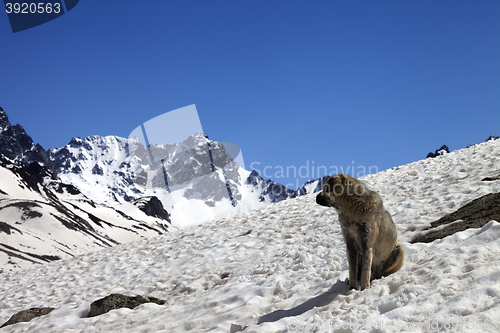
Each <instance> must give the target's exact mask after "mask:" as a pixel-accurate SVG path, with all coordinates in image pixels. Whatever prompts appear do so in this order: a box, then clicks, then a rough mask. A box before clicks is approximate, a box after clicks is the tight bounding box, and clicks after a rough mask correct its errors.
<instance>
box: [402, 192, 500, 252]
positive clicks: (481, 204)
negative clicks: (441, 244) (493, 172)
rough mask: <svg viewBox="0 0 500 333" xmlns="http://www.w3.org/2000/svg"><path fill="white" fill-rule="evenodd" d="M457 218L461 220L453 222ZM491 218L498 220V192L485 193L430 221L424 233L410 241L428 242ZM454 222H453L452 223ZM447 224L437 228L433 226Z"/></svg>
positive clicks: (481, 223)
mask: <svg viewBox="0 0 500 333" xmlns="http://www.w3.org/2000/svg"><path fill="white" fill-rule="evenodd" d="M457 220H462V221H458V222H455V221H457ZM491 220H495V221H500V193H490V194H486V195H484V196H482V197H480V198H478V199H476V200H473V201H471V202H470V203H468V204H467V205H465V206H463V207H461V208H459V209H458V210H457V211H455V212H453V213H450V214H448V215H446V216H443V217H442V218H440V219H439V220H437V221H435V222H432V223H431V227H430V228H428V229H426V230H428V231H427V232H426V233H424V234H422V235H417V236H416V237H414V238H413V239H412V240H411V243H430V242H432V241H434V240H436V239H441V238H443V237H446V236H450V235H453V234H454V233H456V232H459V231H464V230H466V229H469V228H481V227H483V226H484V225H485V224H486V223H488V222H489V221H491ZM452 222H455V223H452ZM442 225H447V226H445V227H443V228H441V229H439V230H435V228H437V227H439V226H442Z"/></svg>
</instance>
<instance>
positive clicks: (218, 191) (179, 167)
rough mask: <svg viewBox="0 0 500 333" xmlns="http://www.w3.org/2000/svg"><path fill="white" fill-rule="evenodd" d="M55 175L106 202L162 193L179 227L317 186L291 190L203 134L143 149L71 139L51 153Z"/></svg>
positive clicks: (118, 141)
mask: <svg viewBox="0 0 500 333" xmlns="http://www.w3.org/2000/svg"><path fill="white" fill-rule="evenodd" d="M49 154H50V157H51V160H52V163H53V166H54V173H55V175H56V176H57V177H58V178H59V179H61V180H62V181H63V182H64V183H68V184H73V185H74V186H76V187H78V189H79V190H80V191H82V192H83V193H84V194H85V195H86V196H88V197H89V198H92V199H93V200H95V201H97V202H100V203H104V204H107V205H115V204H116V203H123V202H128V201H130V200H133V199H137V198H140V197H142V196H156V197H158V198H159V199H160V200H161V201H162V203H163V205H164V206H165V207H166V209H167V210H168V211H169V213H170V214H171V219H172V223H173V224H174V225H175V226H178V227H185V226H189V225H193V224H200V223H203V222H206V221H209V220H213V219H216V218H219V217H223V216H228V215H234V214H238V213H243V212H246V211H249V210H251V209H255V208H260V207H263V206H265V205H268V204H270V203H275V202H279V201H281V200H285V199H289V198H294V197H296V196H298V195H300V194H305V193H306V192H307V191H308V190H309V191H311V190H312V189H313V188H314V189H317V188H318V186H317V181H316V182H315V183H314V184H312V185H311V184H308V187H307V189H306V188H302V189H299V190H298V191H295V190H290V189H288V188H286V187H285V186H283V185H280V184H277V183H275V182H272V181H270V180H268V179H264V178H262V177H260V176H259V175H258V174H257V173H256V172H255V171H253V172H249V171H247V170H244V169H243V168H241V167H240V166H239V165H238V164H237V163H236V162H235V161H233V160H232V158H231V157H230V156H229V155H228V153H227V152H226V150H225V148H224V146H223V144H221V143H219V142H215V141H212V140H210V139H209V138H208V137H207V136H206V135H205V134H203V133H198V134H195V135H192V136H190V137H189V138H187V139H186V140H185V141H184V142H182V143H180V144H164V145H151V146H149V147H147V148H146V147H144V146H143V145H142V144H141V143H140V142H139V140H138V139H137V138H130V139H125V138H120V137H116V136H107V137H100V136H90V137H87V138H84V139H80V138H73V139H72V140H71V142H70V143H69V144H68V145H66V146H64V147H62V148H59V149H52V150H50V151H49Z"/></svg>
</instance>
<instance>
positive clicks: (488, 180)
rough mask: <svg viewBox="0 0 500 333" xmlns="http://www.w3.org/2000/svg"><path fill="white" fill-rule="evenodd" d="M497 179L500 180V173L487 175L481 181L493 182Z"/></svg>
mask: <svg viewBox="0 0 500 333" xmlns="http://www.w3.org/2000/svg"><path fill="white" fill-rule="evenodd" d="M495 180H500V175H496V176H492V177H485V178H483V179H481V181H483V182H492V181H495Z"/></svg>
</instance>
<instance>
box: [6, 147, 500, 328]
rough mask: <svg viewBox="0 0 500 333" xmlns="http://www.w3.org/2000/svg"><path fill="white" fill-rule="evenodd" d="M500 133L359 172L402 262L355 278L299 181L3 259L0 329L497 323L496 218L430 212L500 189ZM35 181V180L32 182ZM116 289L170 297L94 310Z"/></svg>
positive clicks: (331, 227) (333, 226)
mask: <svg viewBox="0 0 500 333" xmlns="http://www.w3.org/2000/svg"><path fill="white" fill-rule="evenodd" d="M499 156H500V140H495V141H489V142H486V143H482V144H478V145H475V146H473V147H470V148H468V149H462V150H458V151H454V152H451V153H449V154H445V155H443V156H438V157H435V158H432V159H425V160H421V161H418V162H415V163H411V164H408V165H404V166H400V167H397V168H393V169H390V170H386V171H382V172H379V173H377V174H375V175H369V176H366V177H363V178H362V180H363V181H364V182H366V183H367V185H368V186H369V187H370V188H371V189H373V190H375V191H377V192H378V193H379V194H380V195H381V197H382V199H383V201H384V205H385V208H386V209H387V210H388V212H389V213H391V215H392V216H393V219H394V221H395V223H396V226H397V228H398V234H399V238H398V239H399V241H400V242H401V244H402V245H403V246H404V247H405V249H406V258H405V265H404V266H403V267H402V268H401V269H400V270H399V271H398V272H396V273H394V274H392V275H390V276H388V277H384V278H381V279H379V280H374V281H373V283H372V286H371V287H370V288H368V289H366V290H363V291H358V290H348V289H347V283H346V278H347V276H348V263H347V259H346V254H345V245H344V242H343V239H342V235H341V231H340V227H339V223H338V217H337V214H336V213H335V212H334V210H333V209H330V208H326V207H323V206H319V205H317V204H316V203H315V195H314V194H310V195H303V196H299V197H296V198H294V199H288V200H283V201H281V202H278V203H276V204H273V205H268V206H266V207H263V208H260V209H256V210H252V211H250V212H246V213H243V214H240V215H237V216H230V217H225V218H222V219H219V220H215V221H209V222H207V223H205V224H203V225H201V226H194V227H191V228H187V229H180V230H177V231H176V232H172V233H166V234H164V235H161V236H158V237H154V238H149V239H147V240H139V241H135V242H132V243H128V244H122V245H117V246H115V247H112V248H110V249H106V250H105V251H95V252H92V253H86V254H82V255H79V256H76V257H74V258H68V259H63V260H59V261H54V262H50V263H47V264H45V265H37V266H33V267H31V268H29V269H20V270H17V271H13V272H4V273H2V274H1V275H0V276H1V278H2V284H1V285H0V304H2V306H1V307H0V324H1V323H3V322H6V321H7V320H8V319H9V318H10V317H11V316H12V315H14V314H15V313H18V312H19V311H21V310H27V309H30V308H36V307H51V308H54V310H53V311H52V312H50V313H49V314H47V315H45V316H42V317H39V318H35V319H33V320H31V321H30V322H26V323H17V324H14V325H12V326H6V327H4V328H2V329H0V332H83V331H86V332H139V331H140V332H174V333H175V332H188V331H189V332H225V333H227V332H240V331H241V332H246V333H250V332H258V333H271V332H272V333H275V332H280V333H285V332H287V333H291V332H336V333H338V332H371V333H377V332H434V331H436V332H498V330H499V324H498V317H499V316H500V302H499V301H498V299H499V296H500V224H499V223H498V221H489V222H487V223H486V224H484V225H483V226H482V227H480V228H475V229H474V228H473V229H467V230H464V231H460V232H457V233H455V234H452V235H449V236H447V237H444V238H439V239H436V240H433V241H432V242H429V243H415V242H411V241H412V240H414V239H415V238H416V237H417V236H419V235H424V234H426V233H428V230H429V228H433V227H435V228H438V229H441V228H443V227H445V226H446V225H451V224H458V223H460V221H452V222H450V221H448V222H446V223H447V224H446V225H445V226H443V225H440V226H436V224H435V223H433V222H434V221H438V220H442V219H441V218H442V217H444V216H446V215H448V214H450V213H453V212H455V211H458V210H459V208H461V207H463V206H465V205H466V204H468V203H471V202H473V201H474V200H475V199H479V198H481V197H483V196H484V195H487V194H489V193H498V192H500V181H499V179H500V178H499V177H498V176H499V175H500V157H499ZM25 186H27V185H25ZM114 293H120V294H124V295H129V296H136V295H142V296H146V297H154V298H158V299H160V300H165V303H164V304H163V305H159V304H155V303H146V304H142V305H140V306H139V307H137V308H135V309H125V308H122V309H117V310H112V311H110V312H108V313H106V314H102V315H99V316H96V317H91V318H87V314H88V312H89V309H90V304H91V303H93V302H94V301H96V300H99V299H101V298H103V297H105V296H107V295H110V294H114Z"/></svg>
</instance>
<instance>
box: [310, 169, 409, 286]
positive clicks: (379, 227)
mask: <svg viewBox="0 0 500 333" xmlns="http://www.w3.org/2000/svg"><path fill="white" fill-rule="evenodd" d="M316 203H318V204H319V205H322V206H328V207H333V208H335V210H336V211H337V213H338V215H339V222H340V227H341V229H342V235H343V237H344V241H345V243H346V252H347V260H348V262H349V288H351V289H353V288H357V285H358V283H360V284H361V290H363V289H366V288H369V287H370V281H371V280H373V279H379V278H381V277H382V276H387V275H389V274H392V273H394V272H396V271H397V270H399V269H400V268H401V267H402V266H403V264H404V255H405V249H404V247H403V246H401V244H399V243H398V242H397V231H396V226H395V225H394V222H393V221H392V218H391V215H390V214H389V213H388V212H387V211H386V210H385V208H384V205H383V203H382V199H381V198H380V196H379V195H378V194H377V193H376V192H374V191H372V190H370V189H369V188H368V187H367V186H366V185H365V184H364V183H363V182H362V181H360V180H358V179H356V178H354V177H352V176H350V175H335V176H332V177H330V179H328V181H327V182H326V184H325V186H324V188H323V191H322V192H320V193H319V194H318V195H317V196H316Z"/></svg>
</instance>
